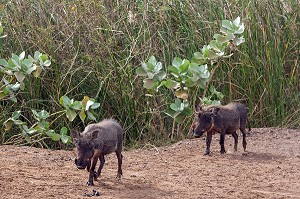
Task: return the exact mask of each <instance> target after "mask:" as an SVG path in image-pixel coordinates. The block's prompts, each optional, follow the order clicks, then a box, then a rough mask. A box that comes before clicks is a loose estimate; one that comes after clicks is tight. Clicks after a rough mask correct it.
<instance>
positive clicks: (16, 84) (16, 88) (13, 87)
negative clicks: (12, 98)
mask: <svg viewBox="0 0 300 199" xmlns="http://www.w3.org/2000/svg"><path fill="white" fill-rule="evenodd" d="M10 89H11V90H13V91H14V92H16V91H18V90H19V89H20V84H19V83H18V82H16V83H15V84H13V85H11V87H10Z"/></svg>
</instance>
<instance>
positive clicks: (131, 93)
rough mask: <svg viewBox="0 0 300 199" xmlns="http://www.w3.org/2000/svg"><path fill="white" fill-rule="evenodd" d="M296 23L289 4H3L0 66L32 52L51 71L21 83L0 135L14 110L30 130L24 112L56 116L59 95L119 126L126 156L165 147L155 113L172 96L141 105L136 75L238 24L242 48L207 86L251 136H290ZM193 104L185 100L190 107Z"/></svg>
mask: <svg viewBox="0 0 300 199" xmlns="http://www.w3.org/2000/svg"><path fill="white" fill-rule="evenodd" d="M299 13H300V2H299V1H298V0H290V1H283V0H277V1H275V0H264V1H250V2H246V1H236V0H228V1H221V0H216V1H207V0H197V1H196V0H186V1H175V0H168V1H163V0H156V1H146V0H145V1H141V0H134V1H133V0H128V1H118V0H117V1H99V0H78V1H66V0H59V1H57V0H38V1H25V0H16V1H7V2H5V3H2V4H1V6H0V14H1V19H2V24H3V26H4V28H5V32H6V34H8V37H7V38H5V39H4V40H3V41H1V42H2V43H1V46H2V49H1V51H0V57H1V58H7V57H10V55H11V53H17V54H18V53H20V52H21V51H23V50H25V51H26V53H27V54H32V53H33V52H34V51H35V50H39V51H41V52H43V53H47V54H48V55H49V56H50V57H51V60H52V65H51V68H50V69H48V70H47V71H45V72H44V73H43V76H42V77H41V78H40V79H35V78H29V79H27V80H26V83H27V84H26V90H25V92H24V93H20V94H19V95H18V103H12V102H10V101H0V109H1V116H0V125H1V124H2V123H3V122H4V121H5V118H8V117H10V114H11V113H12V112H13V111H14V110H22V111H23V114H24V115H25V116H26V117H28V120H29V122H30V114H29V113H30V109H32V108H34V109H37V110H41V109H45V110H47V111H49V112H57V111H59V110H60V109H61V107H60V105H59V103H58V101H59V99H60V97H61V96H62V95H65V94H67V95H68V96H70V97H72V98H75V99H78V100H81V99H82V98H83V96H84V95H88V96H90V97H93V98H95V99H96V100H97V101H98V102H100V103H101V106H100V108H99V109H97V116H98V117H97V119H98V120H101V119H102V118H106V117H114V118H115V119H117V120H119V121H120V123H121V124H122V125H123V126H124V130H125V144H126V145H127V146H132V145H134V144H136V143H137V142H138V143H140V142H142V143H143V142H148V141H150V142H156V143H167V142H168V141H169V139H168V133H169V132H170V131H171V127H172V121H171V120H170V119H169V118H168V117H167V116H166V115H165V114H164V113H163V112H162V111H163V110H164V108H165V107H166V106H168V104H169V103H170V102H171V100H172V96H170V95H171V93H170V92H169V91H167V90H162V91H161V92H160V93H158V94H156V95H155V96H153V97H149V96H145V95H144V93H145V90H143V87H142V82H141V80H140V79H138V78H137V77H136V75H135V69H136V68H137V67H138V66H140V63H141V61H145V60H146V59H148V58H149V57H150V56H151V55H155V56H156V57H157V58H158V59H159V61H161V62H163V64H164V66H165V67H166V66H168V65H169V64H171V61H172V59H173V58H174V57H175V56H178V57H181V58H188V59H190V58H191V57H192V56H193V53H194V52H196V51H199V50H200V49H201V48H202V46H203V45H205V44H207V42H208V41H210V40H211V39H212V37H213V34H214V33H215V32H216V31H218V30H219V28H220V23H221V20H223V19H235V18H236V17H237V16H241V18H242V19H243V20H244V23H245V24H246V29H245V33H244V37H245V43H244V44H242V45H241V46H240V47H239V49H238V50H237V51H236V52H235V54H234V55H233V57H231V58H230V59H228V60H224V61H223V62H222V63H221V64H220V67H219V68H218V70H217V71H216V73H215V76H214V78H213V81H212V83H213V85H214V86H215V87H216V88H217V90H218V91H221V92H222V93H224V94H225V98H224V101H223V103H224V104H226V103H227V102H229V101H233V100H236V101H242V102H245V103H247V105H248V107H249V112H250V121H251V126H253V127H265V126H284V127H299V126H300V106H299V104H300V90H299V88H300V81H299V79H300V78H299V77H300V69H299V54H300V52H299V49H300V48H299V46H300V44H299V42H300V16H299ZM201 94H202V93H200V92H199V91H194V93H193V96H194V97H193V98H194V102H193V103H194V104H192V106H194V105H195V104H196V103H198V102H199V101H198V100H197V96H201ZM12 107H13V108H12ZM192 120H193V118H189V119H187V120H186V121H185V123H184V124H183V125H181V126H180V127H179V128H180V129H179V135H178V136H177V139H181V138H184V137H185V136H186V135H187V133H188V129H189V126H190V124H191V122H192ZM53 125H54V126H55V127H56V128H57V129H60V127H61V126H64V125H67V126H69V128H74V127H77V128H83V124H82V123H80V122H79V120H78V121H75V122H73V123H72V124H70V123H68V122H67V120H66V119H64V118H60V119H59V120H57V121H55V123H54V124H53ZM15 133H18V132H10V134H9V133H8V134H6V135H5V136H11V135H13V134H15ZM5 138H7V137H5ZM5 138H4V139H5ZM53 146H54V147H56V145H55V144H53Z"/></svg>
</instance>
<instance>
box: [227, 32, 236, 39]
mask: <svg viewBox="0 0 300 199" xmlns="http://www.w3.org/2000/svg"><path fill="white" fill-rule="evenodd" d="M234 38H235V36H234V34H232V33H228V34H227V35H226V39H227V40H228V41H232V40H233V39H234Z"/></svg>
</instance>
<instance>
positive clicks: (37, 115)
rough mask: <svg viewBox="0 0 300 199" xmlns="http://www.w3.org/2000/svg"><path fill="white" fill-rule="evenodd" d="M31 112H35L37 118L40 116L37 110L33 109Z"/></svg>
mask: <svg viewBox="0 0 300 199" xmlns="http://www.w3.org/2000/svg"><path fill="white" fill-rule="evenodd" d="M31 112H32V113H33V116H35V117H36V118H39V114H38V112H37V111H36V110H34V109H32V110H31Z"/></svg>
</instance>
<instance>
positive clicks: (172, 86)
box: [162, 79, 180, 89]
mask: <svg viewBox="0 0 300 199" xmlns="http://www.w3.org/2000/svg"><path fill="white" fill-rule="evenodd" d="M162 84H163V85H164V86H165V87H167V88H168V89H177V88H178V87H179V86H180V83H178V82H176V81H174V80H171V79H168V80H166V81H162Z"/></svg>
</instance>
